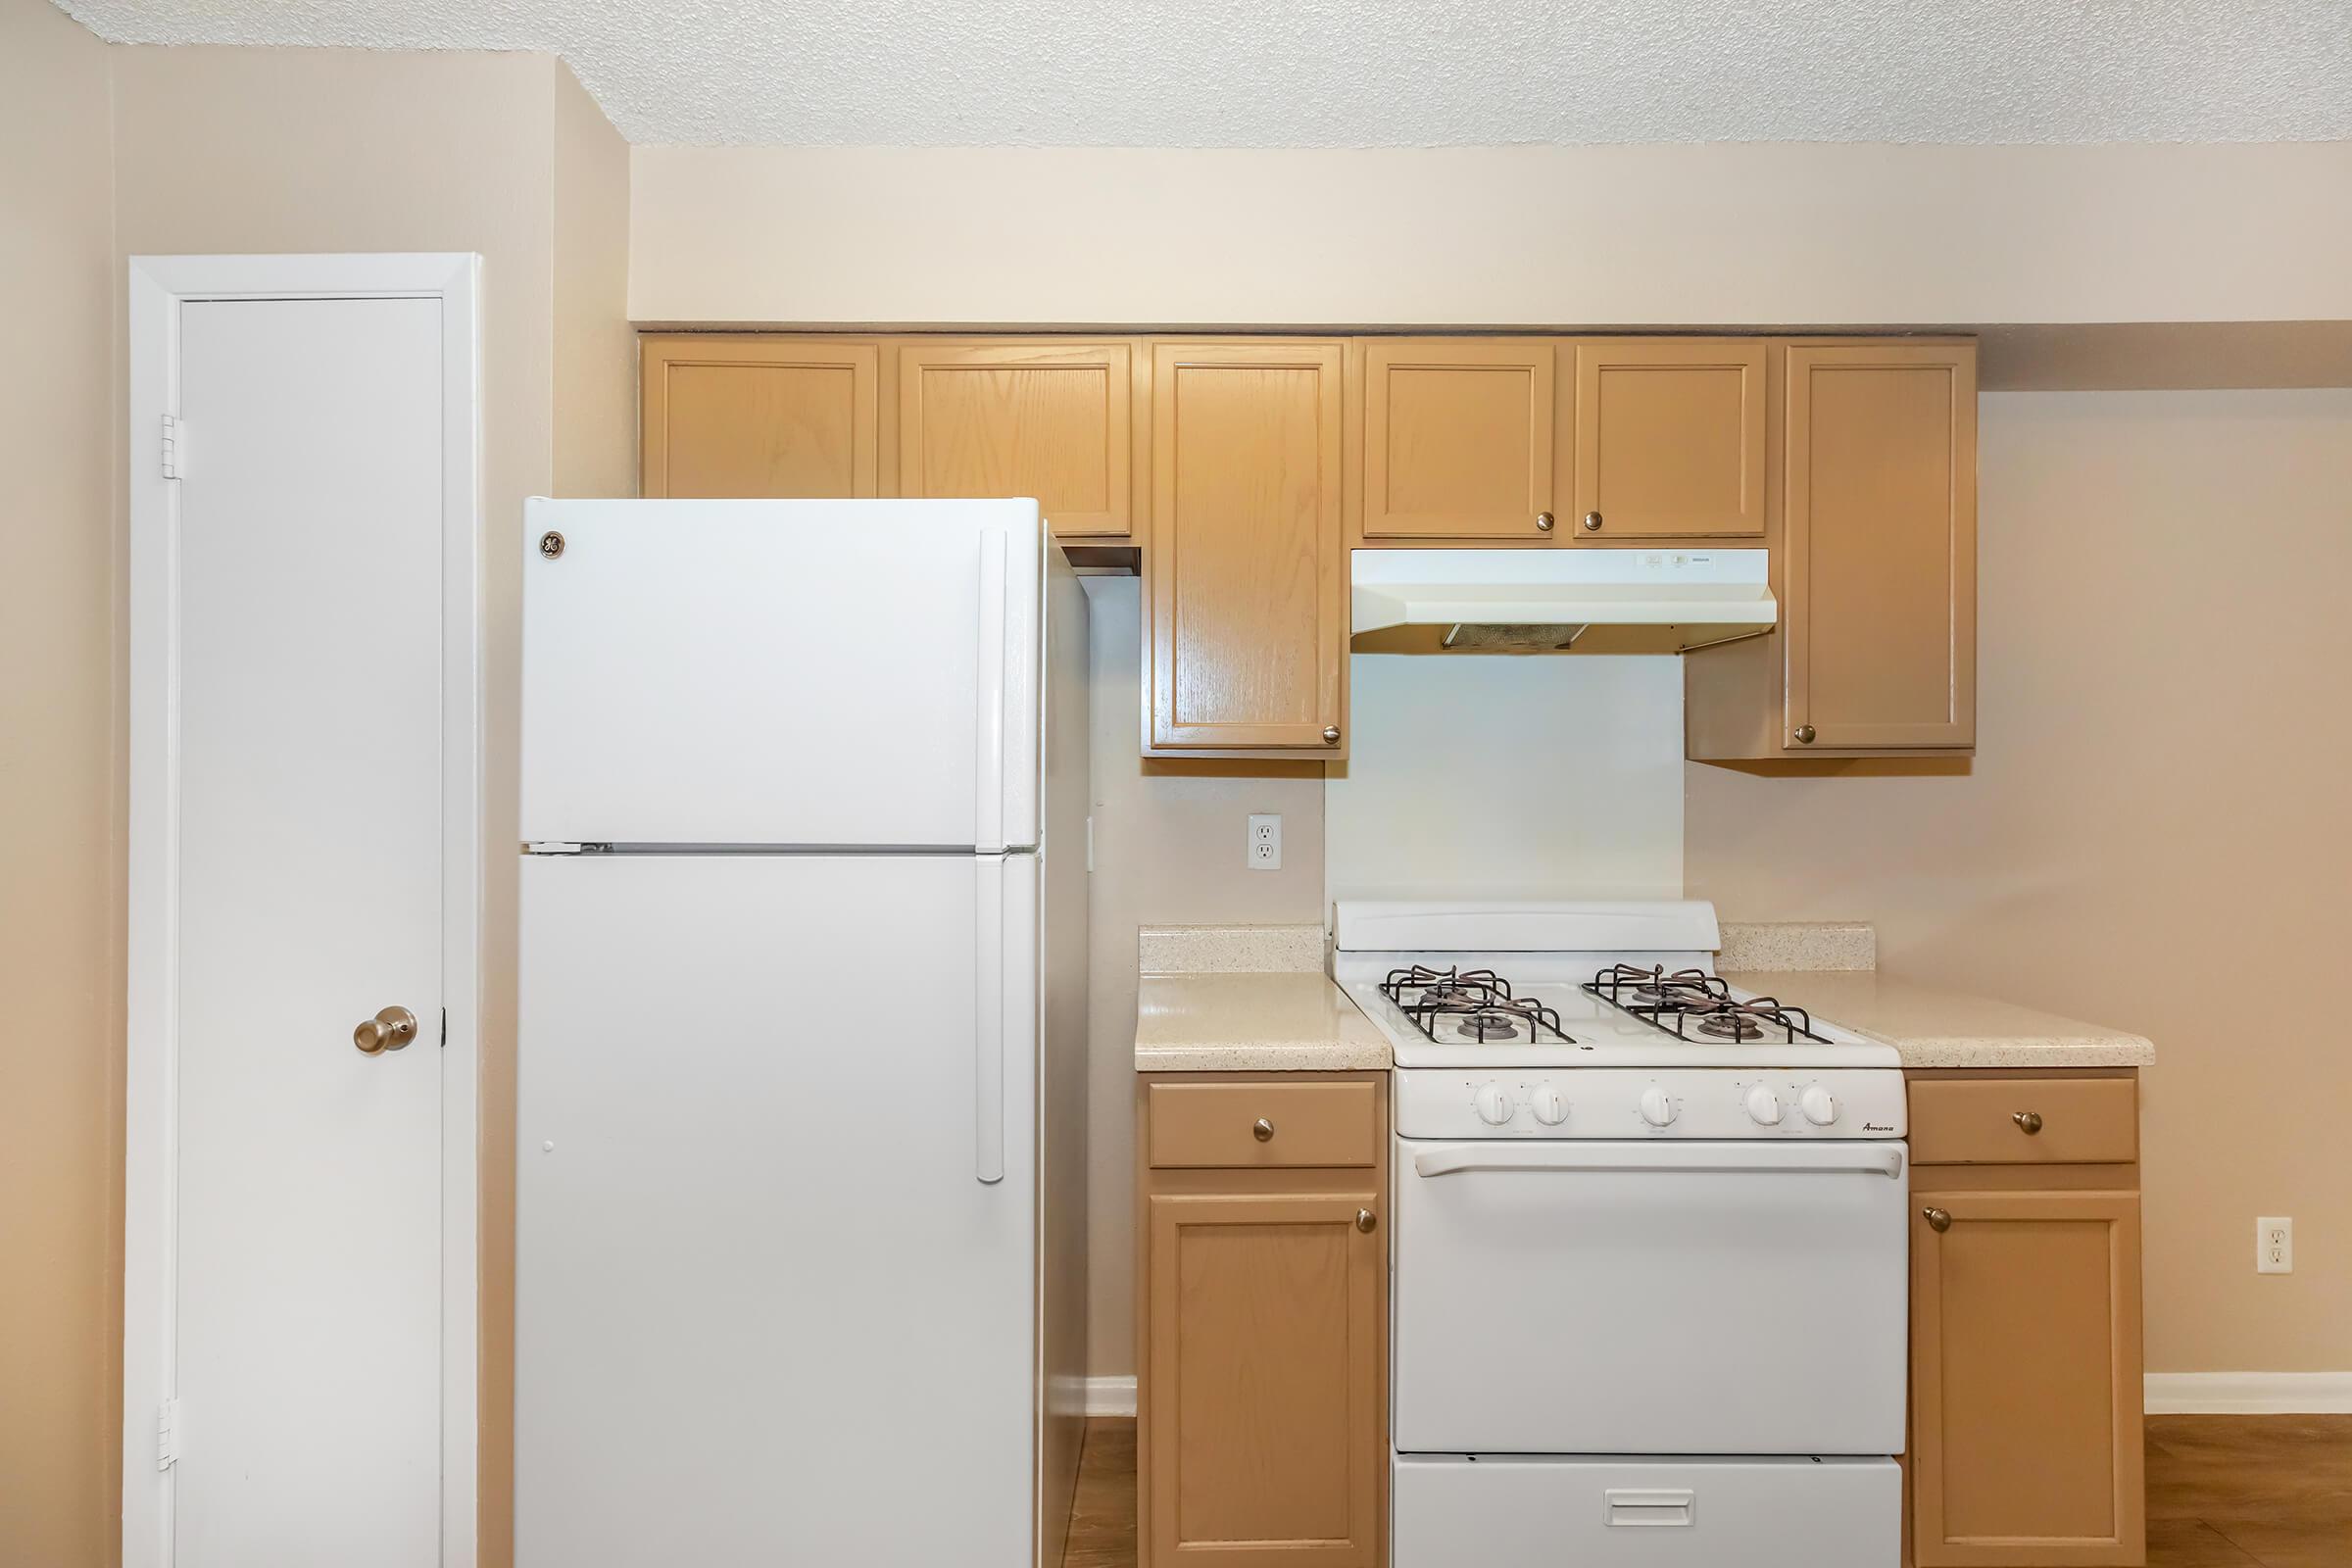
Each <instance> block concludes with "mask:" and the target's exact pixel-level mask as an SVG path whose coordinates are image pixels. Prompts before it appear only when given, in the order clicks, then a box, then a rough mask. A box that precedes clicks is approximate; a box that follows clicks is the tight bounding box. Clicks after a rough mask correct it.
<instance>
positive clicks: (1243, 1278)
mask: <svg viewBox="0 0 2352 1568" xmlns="http://www.w3.org/2000/svg"><path fill="white" fill-rule="evenodd" d="M1145 1207H1146V1211H1147V1214H1146V1221H1147V1226H1148V1230H1149V1234H1148V1236H1147V1238H1146V1240H1145V1247H1146V1249H1147V1255H1146V1263H1145V1266H1146V1270H1147V1274H1146V1278H1147V1280H1148V1289H1149V1293H1150V1294H1149V1299H1148V1300H1147V1301H1146V1303H1145V1309H1146V1311H1147V1313H1148V1314H1149V1317H1148V1323H1149V1339H1148V1353H1149V1356H1150V1361H1149V1364H1148V1366H1147V1368H1146V1377H1147V1380H1148V1383H1149V1386H1150V1390H1151V1392H1150V1396H1149V1397H1148V1400H1147V1405H1146V1410H1145V1419H1146V1421H1147V1422H1148V1423H1149V1424H1150V1431H1149V1432H1148V1433H1147V1434H1146V1435H1145V1445H1146V1447H1147V1449H1148V1451H1149V1453H1150V1455H1151V1459H1150V1474H1149V1476H1148V1478H1147V1482H1146V1486H1145V1488H1144V1491H1145V1495H1146V1497H1147V1499H1148V1500H1147V1504H1146V1506H1147V1509H1148V1517H1146V1518H1145V1519H1143V1520H1142V1521H1141V1526H1142V1530H1143V1535H1144V1549H1145V1554H1144V1560H1145V1561H1146V1562H1148V1563H1150V1564H1152V1568H1174V1565H1175V1564H1177V1563H1179V1562H1184V1563H1199V1564H1201V1565H1203V1568H1238V1565H1242V1564H1250V1563H1281V1564H1283V1565H1285V1568H1375V1564H1376V1563H1378V1562H1379V1561H1381V1560H1382V1559H1381V1557H1380V1539H1381V1512H1382V1477H1383V1474H1384V1472H1385V1471H1386V1469H1387V1466H1388V1452H1387V1446H1388V1445H1387V1434H1388V1420H1387V1412H1386V1410H1385V1409H1384V1408H1383V1399H1382V1394H1381V1391H1382V1388H1383V1383H1382V1370H1383V1367H1382V1362H1383V1353H1384V1352H1383V1349H1382V1334H1381V1322H1382V1310H1383V1307H1382V1303H1383V1300H1384V1299H1385V1296H1386V1293H1387V1291H1388V1243H1387V1240H1386V1239H1385V1238H1384V1237H1383V1236H1382V1235H1381V1233H1380V1232H1379V1230H1378V1229H1377V1228H1376V1224H1375V1225H1373V1226H1361V1225H1359V1222H1358V1219H1357V1216H1358V1215H1359V1214H1362V1215H1377V1212H1378V1208H1379V1200H1378V1198H1377V1196H1376V1195H1375V1194H1374V1193H1373V1192H1371V1191H1369V1190H1366V1191H1363V1192H1360V1193H1346V1192H1343V1193H1340V1194H1336V1195H1335V1194H1332V1193H1328V1192H1326V1193H1314V1194H1295V1195H1282V1194H1262V1195H1261V1194H1249V1193H1246V1194H1222V1193H1220V1194H1184V1195H1163V1194H1158V1193H1154V1194H1152V1195H1150V1196H1149V1197H1148V1198H1147V1199H1146V1201H1145Z"/></svg>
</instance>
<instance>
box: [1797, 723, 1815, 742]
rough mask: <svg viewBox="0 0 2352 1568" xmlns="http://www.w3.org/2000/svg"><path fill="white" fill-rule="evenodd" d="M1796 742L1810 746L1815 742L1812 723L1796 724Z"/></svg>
mask: <svg viewBox="0 0 2352 1568" xmlns="http://www.w3.org/2000/svg"><path fill="white" fill-rule="evenodd" d="M1796 744H1797V745H1799V746H1810V745H1812V744H1813V726H1812V725H1810V724H1799V725H1797V726H1796Z"/></svg>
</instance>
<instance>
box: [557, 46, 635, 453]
mask: <svg viewBox="0 0 2352 1568" xmlns="http://www.w3.org/2000/svg"><path fill="white" fill-rule="evenodd" d="M553 152H554V157H555V174H554V177H555V216H556V227H555V247H556V249H555V256H554V258H553V265H554V269H555V330H556V342H555V377H556V385H555V491H554V493H555V494H557V495H559V496H571V497H594V496H633V495H635V494H636V493H637V332H636V329H635V328H634V327H632V326H630V324H629V315H628V295H629V147H628V143H626V142H624V141H622V140H621V139H620V132H619V131H617V130H614V129H613V124H612V122H610V121H608V120H607V119H605V112H604V111H603V110H601V109H599V108H597V106H596V100H595V99H593V98H591V97H589V96H588V90H587V89H586V88H584V87H582V86H581V85H580V83H579V80H578V78H576V77H574V76H573V75H572V73H571V72H570V71H569V70H568V69H566V68H564V67H563V66H561V65H559V66H557V67H556V68H555V145H554V148H553Z"/></svg>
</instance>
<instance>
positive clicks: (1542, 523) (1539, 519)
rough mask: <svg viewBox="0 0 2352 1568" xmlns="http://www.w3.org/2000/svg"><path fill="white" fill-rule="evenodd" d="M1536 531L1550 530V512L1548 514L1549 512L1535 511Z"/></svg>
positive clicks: (1547, 531)
mask: <svg viewBox="0 0 2352 1568" xmlns="http://www.w3.org/2000/svg"><path fill="white" fill-rule="evenodd" d="M1536 532H1538V533H1549V532H1551V514H1550V513H1548V512H1539V513H1537V514H1536Z"/></svg>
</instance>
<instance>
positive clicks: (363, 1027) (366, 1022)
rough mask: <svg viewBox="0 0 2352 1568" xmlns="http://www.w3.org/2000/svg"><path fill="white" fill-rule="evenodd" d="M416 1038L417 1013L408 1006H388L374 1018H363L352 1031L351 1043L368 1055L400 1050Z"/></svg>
mask: <svg viewBox="0 0 2352 1568" xmlns="http://www.w3.org/2000/svg"><path fill="white" fill-rule="evenodd" d="M416 1038H417V1015H416V1014H415V1013H413V1012H411V1011H410V1010H409V1009H408V1008H406V1007H386V1008H385V1009H384V1010H383V1011H381V1012H379V1013H377V1014H376V1015H375V1016H374V1017H372V1018H363V1019H361V1020H360V1026H359V1027H358V1028H357V1029H354V1030H353V1031H352V1032H351V1043H352V1044H353V1045H355V1046H357V1047H359V1048H360V1053H361V1054H363V1055H368V1056H373V1055H379V1054H382V1053H384V1052H387V1051H398V1050H399V1049H400V1048H401V1047H403V1046H405V1045H407V1044H408V1043H409V1042H410V1041H412V1040H414V1039H416Z"/></svg>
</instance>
